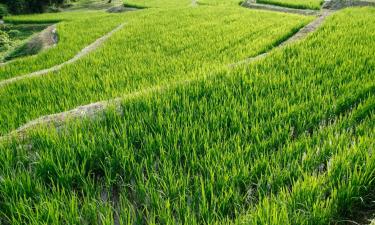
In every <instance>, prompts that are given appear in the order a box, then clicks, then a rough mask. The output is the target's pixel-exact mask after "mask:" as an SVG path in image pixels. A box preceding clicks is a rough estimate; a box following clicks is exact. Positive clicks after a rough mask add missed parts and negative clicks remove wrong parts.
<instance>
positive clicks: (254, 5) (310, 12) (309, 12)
mask: <svg viewBox="0 0 375 225" xmlns="http://www.w3.org/2000/svg"><path fill="white" fill-rule="evenodd" d="M242 6H243V7H246V8H252V9H265V10H270V11H276V12H285V13H295V14H302V15H317V14H319V12H320V11H319V10H312V9H294V8H288V7H282V6H276V5H268V4H261V3H255V2H253V1H246V2H244V3H242Z"/></svg>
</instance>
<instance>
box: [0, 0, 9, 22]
mask: <svg viewBox="0 0 375 225" xmlns="http://www.w3.org/2000/svg"><path fill="white" fill-rule="evenodd" d="M6 15H8V8H7V6H6V5H4V4H1V3H0V19H3V17H4V16H6Z"/></svg>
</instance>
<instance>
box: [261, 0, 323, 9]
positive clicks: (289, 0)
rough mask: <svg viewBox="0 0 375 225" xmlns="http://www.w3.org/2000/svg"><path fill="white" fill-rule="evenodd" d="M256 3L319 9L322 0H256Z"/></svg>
mask: <svg viewBox="0 0 375 225" xmlns="http://www.w3.org/2000/svg"><path fill="white" fill-rule="evenodd" d="M257 2H258V3H264V4H270V5H278V6H285V7H290V8H297V9H320V7H321V5H322V4H323V2H324V1H323V0H257Z"/></svg>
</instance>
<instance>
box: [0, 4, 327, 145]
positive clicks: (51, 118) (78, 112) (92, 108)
mask: <svg viewBox="0 0 375 225" xmlns="http://www.w3.org/2000/svg"><path fill="white" fill-rule="evenodd" d="M331 13H332V11H328V10H327V11H324V12H323V13H322V14H321V15H320V16H319V17H318V18H316V19H315V20H314V21H312V22H311V23H309V24H307V25H306V26H305V27H303V28H301V29H300V30H299V31H298V32H296V33H295V34H294V35H292V36H291V37H289V38H288V39H287V40H285V41H284V42H282V43H280V44H279V45H278V46H276V47H274V48H272V49H270V50H269V51H267V52H265V53H262V54H260V55H257V56H254V57H250V58H247V59H245V60H242V61H239V62H237V63H233V64H229V65H228V67H229V69H231V68H236V67H238V66H241V65H245V64H249V63H252V62H254V61H257V60H260V59H262V58H264V57H266V56H267V55H268V54H269V53H270V52H271V51H272V50H275V49H277V48H281V47H283V46H285V45H287V44H291V43H293V42H295V41H298V40H300V39H303V38H305V37H306V36H307V35H308V34H309V33H311V32H314V31H315V30H316V29H318V28H319V27H320V25H321V24H322V23H323V22H324V20H325V19H326V17H327V16H328V15H330V14H331ZM122 26H123V25H122ZM116 29H119V28H116ZM206 77H209V75H208V76H204V77H201V78H193V79H189V80H183V81H179V82H175V83H174V84H169V85H167V86H160V85H157V86H154V87H151V88H148V89H144V90H141V91H137V92H133V93H130V94H128V95H126V96H124V97H122V98H115V99H112V100H106V101H99V102H95V103H91V104H88V105H82V106H79V107H76V108H75V109H72V110H69V111H65V112H61V113H56V114H52V115H47V116H42V117H40V118H38V119H35V120H32V121H30V122H28V123H26V124H25V125H23V126H21V127H20V128H18V129H17V130H15V131H12V132H10V133H9V134H8V135H5V136H3V137H0V141H1V140H2V139H6V138H7V137H10V136H13V135H20V134H21V135H22V134H24V133H25V132H26V131H27V130H28V129H31V128H34V127H37V126H40V125H54V126H56V127H60V126H62V124H63V123H64V122H65V121H67V120H69V119H76V118H84V117H86V118H96V117H97V116H98V115H99V114H101V113H103V111H104V110H105V109H107V108H108V107H109V106H111V107H114V108H115V109H116V111H117V112H119V113H121V102H122V100H123V99H124V98H125V99H130V98H134V97H137V96H142V95H146V94H151V93H156V92H159V91H163V90H167V89H170V88H171V87H175V86H178V85H184V84H189V83H191V82H193V81H196V80H198V79H204V78H206Z"/></svg>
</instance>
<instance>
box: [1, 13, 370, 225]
mask: <svg viewBox="0 0 375 225" xmlns="http://www.w3.org/2000/svg"><path fill="white" fill-rule="evenodd" d="M374 12H375V11H374V9H371V8H361V9H346V10H344V11H342V12H339V13H337V14H335V15H333V16H331V17H330V18H329V19H328V21H327V23H326V24H325V25H324V26H323V27H322V28H321V29H319V31H317V32H316V33H315V34H313V35H312V36H310V37H308V39H307V40H306V41H303V42H300V43H298V44H295V45H293V46H289V47H287V48H285V49H282V50H278V51H276V52H275V53H273V54H271V55H270V56H269V57H267V58H265V59H264V60H262V61H259V62H257V63H255V64H254V65H250V66H248V67H243V68H238V69H236V70H235V71H232V72H226V71H225V70H223V71H222V72H219V73H217V74H216V76H214V77H211V79H204V80H201V81H196V82H195V83H193V84H191V85H186V86H180V87H177V88H174V89H171V90H167V91H165V92H164V93H161V94H159V95H144V96H140V97H135V98H130V99H124V100H123V104H122V113H121V115H119V114H118V113H115V112H114V111H111V110H108V111H107V112H106V114H105V116H104V118H103V120H96V121H80V122H79V121H74V123H68V125H67V127H65V128H61V129H60V130H59V132H57V131H56V130H55V129H49V128H38V129H37V130H34V131H31V132H30V133H29V135H28V137H27V138H26V139H25V140H12V141H10V142H9V143H2V145H1V146H0V148H1V151H0V175H1V180H0V182H1V184H2V185H0V212H1V213H2V215H3V216H2V217H1V218H2V221H1V222H3V223H31V224H38V223H68V224H111V223H114V221H115V220H119V221H120V222H122V223H123V224H131V223H147V224H156V223H158V224H159V223H161V224H175V223H182V224H187V223H188V224H214V223H217V224H230V223H235V224H241V223H247V224H328V223H335V222H337V221H339V220H342V219H343V218H345V219H346V218H352V216H353V215H354V214H356V212H357V211H358V210H360V209H362V208H364V207H365V206H367V205H368V204H369V203H371V202H372V201H373V200H374V198H375V196H374V193H372V191H371V190H374V178H375V175H374V172H375V157H374V155H373V150H374V149H373V146H374V144H375V143H374V142H375V141H374V140H375V137H374V134H375V132H374V131H375V114H374V112H375V83H374V78H375V77H374V76H375V74H374V70H373V69H372V68H374V66H375V61H374V58H373V54H372V53H373V51H372V46H373V45H374V43H375V39H374V38H373V36H372V33H371V32H372V29H369V30H364V29H362V26H367V27H371V26H374V24H375V23H374V22H375V21H374V17H373V14H374ZM348 17H350V18H351V20H347V18H348ZM359 25H362V26H359ZM317 46H319V47H317ZM332 56H335V57H332Z"/></svg>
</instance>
